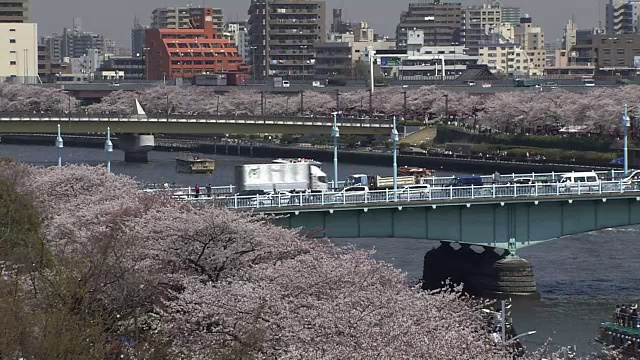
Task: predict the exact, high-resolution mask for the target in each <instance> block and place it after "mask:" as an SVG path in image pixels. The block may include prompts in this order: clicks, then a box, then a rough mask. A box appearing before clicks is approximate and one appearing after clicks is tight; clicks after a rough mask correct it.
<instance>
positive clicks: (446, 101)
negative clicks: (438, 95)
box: [442, 94, 449, 121]
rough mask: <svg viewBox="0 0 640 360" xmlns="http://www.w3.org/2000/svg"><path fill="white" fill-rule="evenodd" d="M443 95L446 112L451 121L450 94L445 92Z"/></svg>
mask: <svg viewBox="0 0 640 360" xmlns="http://www.w3.org/2000/svg"><path fill="white" fill-rule="evenodd" d="M442 97H443V98H444V113H445V116H446V117H447V121H449V94H444V95H442Z"/></svg>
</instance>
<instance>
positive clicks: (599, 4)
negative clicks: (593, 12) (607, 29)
mask: <svg viewBox="0 0 640 360" xmlns="http://www.w3.org/2000/svg"><path fill="white" fill-rule="evenodd" d="M601 7H602V4H601V3H600V1H598V29H602V9H601Z"/></svg>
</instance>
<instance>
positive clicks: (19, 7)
mask: <svg viewBox="0 0 640 360" xmlns="http://www.w3.org/2000/svg"><path fill="white" fill-rule="evenodd" d="M26 22H29V0H1V1H0V23H26Z"/></svg>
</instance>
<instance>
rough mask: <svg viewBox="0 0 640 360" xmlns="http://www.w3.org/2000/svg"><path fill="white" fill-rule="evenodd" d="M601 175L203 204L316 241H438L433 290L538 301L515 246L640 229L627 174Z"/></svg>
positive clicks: (431, 257) (428, 272) (218, 199)
mask: <svg viewBox="0 0 640 360" xmlns="http://www.w3.org/2000/svg"><path fill="white" fill-rule="evenodd" d="M599 175H600V177H601V178H604V179H607V180H603V181H599V182H598V183H597V184H593V183H590V184H580V183H575V184H565V183H559V182H557V181H554V180H555V179H549V177H548V175H543V174H541V175H538V176H539V178H537V179H540V178H543V177H545V176H546V178H547V179H549V180H550V181H548V182H538V183H535V184H532V185H494V184H492V185H486V186H474V187H448V186H446V185H438V184H437V183H435V184H434V186H433V187H431V189H430V190H429V191H428V192H424V191H423V192H422V193H411V192H408V190H403V191H399V192H397V193H395V192H393V191H392V190H390V191H370V192H367V193H348V192H334V193H321V194H290V195H267V196H262V197H261V196H253V197H239V196H235V195H231V196H212V198H211V199H207V198H206V197H204V198H200V197H199V198H197V199H196V200H200V201H211V200H212V201H214V202H215V203H216V204H218V205H220V206H227V207H231V208H237V209H251V210H252V211H257V212H261V213H266V214H273V215H276V216H279V218H277V219H276V220H275V221H276V222H277V223H279V224H281V225H283V226H286V227H290V228H301V229H303V230H304V231H305V232H306V233H307V234H309V235H310V236H314V237H325V236H326V237H328V238H358V237H365V238H417V239H428V240H440V241H441V242H442V243H443V245H441V246H440V247H439V248H437V249H434V250H432V251H430V252H429V253H428V254H427V256H425V275H424V280H425V284H426V286H427V287H431V288H436V287H439V286H440V284H441V283H442V281H443V280H445V279H446V278H448V277H452V278H453V279H454V280H455V281H460V282H464V283H466V286H467V287H468V289H469V290H470V291H471V292H474V293H480V294H485V295H486V294H487V293H489V294H490V295H501V294H521V295H533V294H536V293H537V292H536V288H535V280H534V277H533V270H532V268H531V265H530V264H529V263H528V262H527V261H526V260H524V259H521V258H519V257H518V256H517V255H516V251H517V249H521V248H524V247H527V246H532V245H535V244H539V243H542V242H546V241H549V240H553V239H557V238H560V237H563V236H568V235H574V234H580V233H585V232H590V231H594V230H599V229H606V228H612V227H620V226H628V225H637V224H640V184H636V183H633V182H627V181H622V180H621V179H620V178H621V176H622V174H621V173H620V172H614V171H611V172H606V173H600V174H599ZM519 176H520V177H529V178H531V174H524V175H514V178H518V177H519ZM535 176H536V174H534V177H535ZM556 176H557V175H556ZM450 244H456V245H455V247H459V248H454V247H452V246H450ZM434 264H438V265H437V266H436V265H434Z"/></svg>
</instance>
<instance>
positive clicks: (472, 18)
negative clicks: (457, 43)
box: [463, 4, 502, 56]
mask: <svg viewBox="0 0 640 360" xmlns="http://www.w3.org/2000/svg"><path fill="white" fill-rule="evenodd" d="M501 23H502V8H501V7H500V5H499V4H498V5H491V4H483V5H480V6H471V7H468V8H466V9H465V10H464V20H463V27H464V45H465V47H466V48H467V54H469V55H472V56H477V55H478V53H479V49H480V47H481V44H482V43H485V42H489V41H490V40H491V38H492V35H493V34H497V33H498V32H499V29H500V24H501Z"/></svg>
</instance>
